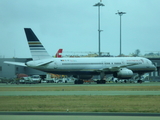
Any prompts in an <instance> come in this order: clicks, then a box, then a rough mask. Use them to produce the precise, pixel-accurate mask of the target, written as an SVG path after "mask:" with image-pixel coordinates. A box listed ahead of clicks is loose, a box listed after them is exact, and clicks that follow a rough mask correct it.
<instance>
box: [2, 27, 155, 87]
mask: <svg viewBox="0 0 160 120" xmlns="http://www.w3.org/2000/svg"><path fill="white" fill-rule="evenodd" d="M24 31H25V34H26V38H27V41H28V45H29V48H30V52H31V55H32V58H33V60H31V61H28V62H26V63H21V62H9V61H5V62H4V63H7V64H13V65H20V66H25V67H30V68H34V69H37V70H40V71H44V72H47V73H54V74H60V75H74V76H77V78H78V80H76V81H75V84H83V81H82V80H80V79H79V78H81V77H82V78H83V77H88V78H90V77H92V76H93V75H100V80H98V81H97V83H105V80H103V78H104V76H105V75H106V74H113V76H114V77H115V78H118V79H130V78H132V77H133V74H134V73H138V74H139V79H138V82H142V80H141V76H142V75H143V74H145V73H148V72H153V71H155V70H156V66H155V65H154V64H153V63H152V62H151V61H150V60H149V59H147V58H143V57H94V58H91V57H88V58H53V57H51V56H50V55H49V54H48V52H47V51H46V49H45V48H44V46H43V45H42V43H41V42H40V41H39V39H38V38H37V36H36V35H35V34H34V32H33V31H32V29H31V28H24Z"/></svg>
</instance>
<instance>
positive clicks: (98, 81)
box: [97, 80, 106, 84]
mask: <svg viewBox="0 0 160 120" xmlns="http://www.w3.org/2000/svg"><path fill="white" fill-rule="evenodd" d="M105 83H106V81H105V80H97V84H105Z"/></svg>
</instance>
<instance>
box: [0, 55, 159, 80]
mask: <svg viewBox="0 0 160 120" xmlns="http://www.w3.org/2000/svg"><path fill="white" fill-rule="evenodd" d="M149 59H150V60H151V61H152V62H153V63H154V64H155V65H156V66H157V71H155V72H152V73H149V75H150V76H152V77H158V76H160V58H149ZM30 60H31V58H0V77H5V78H15V77H16V75H17V74H22V73H23V74H27V75H29V76H31V75H41V76H46V73H45V72H42V71H39V70H35V69H32V68H29V67H23V66H15V65H9V64H5V63H4V61H12V62H23V63H25V62H27V61H30Z"/></svg>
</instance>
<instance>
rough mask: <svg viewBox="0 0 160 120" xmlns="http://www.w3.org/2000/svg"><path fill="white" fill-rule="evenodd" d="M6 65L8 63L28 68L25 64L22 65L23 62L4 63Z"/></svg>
mask: <svg viewBox="0 0 160 120" xmlns="http://www.w3.org/2000/svg"><path fill="white" fill-rule="evenodd" d="M4 63H6V64H11V65H18V66H24V67H27V66H26V65H25V63H22V62H10V61H4Z"/></svg>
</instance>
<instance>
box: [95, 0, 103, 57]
mask: <svg viewBox="0 0 160 120" xmlns="http://www.w3.org/2000/svg"><path fill="white" fill-rule="evenodd" d="M101 2H102V1H100V2H98V3H96V4H95V5H93V6H95V7H98V41H99V50H98V53H99V57H100V56H101V45H100V43H101V42H100V40H101V35H100V34H101V31H102V30H101V29H100V7H101V6H104V4H102V3H101Z"/></svg>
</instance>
